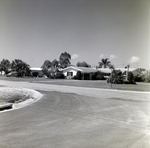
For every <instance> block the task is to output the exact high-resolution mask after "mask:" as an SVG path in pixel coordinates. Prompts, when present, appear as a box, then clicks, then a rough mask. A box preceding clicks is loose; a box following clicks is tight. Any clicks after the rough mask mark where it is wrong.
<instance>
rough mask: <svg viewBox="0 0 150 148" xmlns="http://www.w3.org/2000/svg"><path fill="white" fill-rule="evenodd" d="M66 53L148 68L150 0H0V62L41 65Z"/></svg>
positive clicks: (88, 59) (77, 58)
mask: <svg viewBox="0 0 150 148" xmlns="http://www.w3.org/2000/svg"><path fill="white" fill-rule="evenodd" d="M63 52H68V53H69V54H70V55H71V57H72V59H71V64H73V65H76V63H77V62H78V61H79V62H82V61H86V62H87V63H88V64H90V65H92V66H95V65H98V62H100V61H101V59H102V58H109V60H110V61H111V63H112V64H113V65H114V66H115V67H125V66H126V65H127V64H129V65H130V67H134V68H135V67H140V68H146V69H150V1H149V0H0V61H1V60H2V59H8V60H10V61H12V60H14V59H22V60H23V61H25V62H26V63H27V64H29V65H30V66H31V67H41V66H42V64H43V63H44V61H45V60H50V61H52V60H54V59H57V60H58V59H59V56H60V54H61V53H63Z"/></svg>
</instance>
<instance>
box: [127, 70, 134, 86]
mask: <svg viewBox="0 0 150 148" xmlns="http://www.w3.org/2000/svg"><path fill="white" fill-rule="evenodd" d="M128 82H129V84H135V81H134V76H133V73H132V72H131V71H129V72H128Z"/></svg>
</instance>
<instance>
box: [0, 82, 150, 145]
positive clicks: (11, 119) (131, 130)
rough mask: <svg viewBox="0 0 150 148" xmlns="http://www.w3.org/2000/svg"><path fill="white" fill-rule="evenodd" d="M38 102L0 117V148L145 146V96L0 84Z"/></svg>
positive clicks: (148, 136) (148, 138) (149, 122)
mask: <svg viewBox="0 0 150 148" xmlns="http://www.w3.org/2000/svg"><path fill="white" fill-rule="evenodd" d="M0 84H1V85H5V86H10V87H25V88H31V89H36V90H39V91H40V92H41V93H43V94H44V96H43V98H42V99H41V100H40V101H38V102H36V103H33V104H31V105H29V106H27V107H24V108H22V109H19V110H13V111H8V112H4V113H1V114H0V134H1V136H0V147H1V148H8V147H9V148H20V147H21V148H30V147H31V148H60V147H61V148H103V147H104V148H141V147H143V148H149V147H150V93H149V92H147V93H144V92H132V91H131V92H128V91H117V90H103V89H96V88H83V87H71V86H58V85H48V84H38V83H28V82H13V81H2V80H1V81H0Z"/></svg>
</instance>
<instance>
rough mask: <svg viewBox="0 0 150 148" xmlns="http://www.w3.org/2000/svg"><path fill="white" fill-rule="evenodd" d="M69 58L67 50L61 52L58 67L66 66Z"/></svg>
mask: <svg viewBox="0 0 150 148" xmlns="http://www.w3.org/2000/svg"><path fill="white" fill-rule="evenodd" d="M70 60H71V55H70V54H69V53H67V52H64V53H61V55H60V57H59V63H60V67H61V68H66V67H67V66H68V65H69V64H71V62H70Z"/></svg>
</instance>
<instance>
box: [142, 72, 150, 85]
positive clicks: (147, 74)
mask: <svg viewBox="0 0 150 148" xmlns="http://www.w3.org/2000/svg"><path fill="white" fill-rule="evenodd" d="M143 79H144V81H145V82H148V83H150V70H146V71H145V73H144V75H143Z"/></svg>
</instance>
